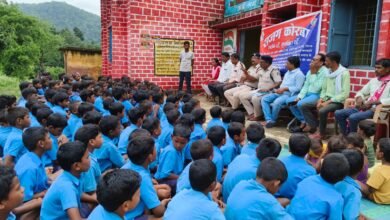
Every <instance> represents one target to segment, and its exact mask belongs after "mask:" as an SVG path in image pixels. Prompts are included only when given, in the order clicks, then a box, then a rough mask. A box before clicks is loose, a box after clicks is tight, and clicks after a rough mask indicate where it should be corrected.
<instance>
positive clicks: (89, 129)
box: [75, 124, 103, 203]
mask: <svg viewBox="0 0 390 220" xmlns="http://www.w3.org/2000/svg"><path fill="white" fill-rule="evenodd" d="M75 140H76V141H80V142H83V143H84V144H85V145H86V146H87V149H88V153H89V158H90V160H91V165H90V168H89V170H88V171H86V172H85V173H83V175H82V180H83V181H82V182H83V192H85V193H86V194H87V195H86V197H88V198H86V200H89V201H86V202H88V203H92V202H93V200H94V199H93V198H92V197H94V196H95V191H96V187H97V183H98V182H99V178H100V176H101V175H102V172H101V171H100V166H99V163H98V160H97V158H96V157H95V155H94V154H93V152H94V150H95V149H99V148H100V147H101V146H102V144H103V139H102V134H101V133H100V129H99V126H97V125H94V124H86V125H84V126H83V127H81V128H79V130H77V131H76V135H75ZM91 196H92V197H91Z"/></svg>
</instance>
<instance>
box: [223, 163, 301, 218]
mask: <svg viewBox="0 0 390 220" xmlns="http://www.w3.org/2000/svg"><path fill="white" fill-rule="evenodd" d="M287 176H288V175H287V171H286V167H285V166H284V165H283V163H282V162H281V161H280V160H278V159H276V158H274V157H269V158H266V159H264V160H263V161H262V162H261V164H260V166H259V167H258V169H257V172H256V179H251V180H244V181H241V182H240V183H238V184H237V186H236V187H235V188H234V189H233V191H232V193H231V194H230V197H229V199H228V202H227V206H226V211H225V216H226V219H229V220H236V219H237V220H238V219H293V218H292V217H291V216H290V215H289V214H288V213H287V212H286V210H285V209H284V208H283V207H282V206H281V205H280V203H279V202H278V200H277V199H276V198H275V197H274V196H273V194H275V193H276V192H277V191H278V190H279V188H280V186H281V185H282V184H283V183H284V182H285V181H286V179H287Z"/></svg>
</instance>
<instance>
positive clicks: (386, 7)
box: [101, 0, 390, 96]
mask: <svg viewBox="0 0 390 220" xmlns="http://www.w3.org/2000/svg"><path fill="white" fill-rule="evenodd" d="M331 1H332V0H265V3H264V6H263V8H261V9H256V10H253V11H250V12H247V13H243V14H240V15H237V16H233V17H229V18H226V19H225V20H223V22H222V23H225V24H229V23H233V24H235V26H233V27H236V28H238V30H243V29H249V28H253V27H259V26H261V27H266V26H269V25H273V24H276V23H279V22H281V21H283V13H284V11H283V10H296V15H297V16H301V15H304V14H307V13H310V12H314V11H318V10H322V12H323V15H322V28H321V38H320V52H324V53H325V52H326V51H327V42H328V31H329V21H330V14H331V12H330V10H331ZM382 1H383V7H382V13H381V23H380V32H379V41H378V51H377V56H378V58H382V57H390V21H389V19H390V0H382ZM101 6H102V10H101V16H102V55H103V67H102V72H103V74H105V75H112V76H113V77H120V76H122V75H127V74H128V75H130V76H131V77H133V78H139V79H146V80H150V81H153V82H157V83H158V84H159V85H161V86H163V87H165V88H177V85H178V83H177V82H178V77H165V76H159V77H156V76H154V55H153V49H148V50H144V49H141V47H140V35H141V34H144V33H147V34H150V35H158V36H160V37H162V38H175V39H193V40H194V41H195V56H196V58H195V64H194V75H193V77H192V79H193V86H194V87H195V88H199V85H200V83H201V82H202V81H204V80H205V79H206V78H207V77H208V76H209V74H210V71H209V69H210V60H211V59H212V58H213V57H219V54H220V52H221V48H222V45H221V44H222V30H218V29H212V28H210V27H209V25H208V24H209V21H214V20H216V19H223V11H224V0H202V1H190V0H172V1H169V0H134V1H126V0H101ZM259 15H260V16H259ZM251 17H255V18H256V19H250V18H251ZM110 26H112V29H113V61H112V63H110V62H108V27H110ZM221 27H222V26H221ZM223 27H224V28H230V27H228V25H225V26H223ZM350 72H351V85H352V87H351V96H353V95H354V94H355V93H356V92H357V91H358V90H359V89H360V88H361V87H362V85H364V83H366V82H367V81H368V79H369V78H370V77H374V71H373V70H359V69H351V70H350Z"/></svg>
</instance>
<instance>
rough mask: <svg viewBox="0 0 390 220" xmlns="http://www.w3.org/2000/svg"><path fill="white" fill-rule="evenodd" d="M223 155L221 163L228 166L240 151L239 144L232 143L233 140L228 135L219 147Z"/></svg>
mask: <svg viewBox="0 0 390 220" xmlns="http://www.w3.org/2000/svg"><path fill="white" fill-rule="evenodd" d="M221 151H222V156H223V165H224V166H225V167H226V166H228V165H229V164H230V163H231V162H232V161H233V160H234V158H235V157H236V156H238V155H239V154H240V153H241V146H240V144H236V143H234V140H233V139H232V138H230V137H227V138H226V144H225V145H224V146H222V147H221Z"/></svg>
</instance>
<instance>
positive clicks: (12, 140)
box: [3, 107, 30, 167]
mask: <svg viewBox="0 0 390 220" xmlns="http://www.w3.org/2000/svg"><path fill="white" fill-rule="evenodd" d="M7 120H8V123H9V125H10V126H11V132H10V133H9V135H8V138H7V140H6V142H5V145H4V156H3V164H4V165H6V166H11V167H13V166H14V165H15V164H16V162H18V160H19V158H20V157H21V156H23V154H25V153H27V149H26V147H25V146H24V144H23V141H22V134H23V130H24V129H25V128H28V127H30V116H29V114H28V110H27V109H26V108H22V107H15V108H9V109H8V112H7Z"/></svg>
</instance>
